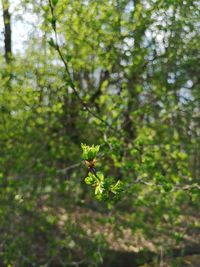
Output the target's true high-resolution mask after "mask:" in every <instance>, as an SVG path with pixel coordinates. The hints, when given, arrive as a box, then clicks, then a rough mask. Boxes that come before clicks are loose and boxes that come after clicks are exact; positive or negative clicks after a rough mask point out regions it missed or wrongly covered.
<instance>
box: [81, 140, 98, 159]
mask: <svg viewBox="0 0 200 267" xmlns="http://www.w3.org/2000/svg"><path fill="white" fill-rule="evenodd" d="M81 147H82V150H83V153H82V158H83V159H84V160H87V161H92V160H93V159H95V158H96V156H97V154H98V152H99V149H100V146H98V145H97V146H95V145H92V146H88V145H85V144H81Z"/></svg>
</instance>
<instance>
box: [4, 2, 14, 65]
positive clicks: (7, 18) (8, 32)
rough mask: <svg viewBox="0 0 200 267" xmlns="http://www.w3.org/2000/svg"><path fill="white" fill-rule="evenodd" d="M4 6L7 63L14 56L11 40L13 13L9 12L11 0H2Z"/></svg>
mask: <svg viewBox="0 0 200 267" xmlns="http://www.w3.org/2000/svg"><path fill="white" fill-rule="evenodd" d="M2 6H3V21H4V49H5V60H6V62H7V63H9V62H10V60H11V58H12V41H11V34H12V31H11V15H10V12H9V6H10V5H9V0H2Z"/></svg>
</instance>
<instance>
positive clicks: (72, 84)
mask: <svg viewBox="0 0 200 267" xmlns="http://www.w3.org/2000/svg"><path fill="white" fill-rule="evenodd" d="M49 6H50V10H51V15H52V18H55V15H54V7H53V5H52V3H51V0H49ZM52 28H53V31H54V35H55V49H56V50H57V52H58V54H59V56H60V59H61V61H62V62H63V64H64V67H65V71H66V73H67V75H68V83H69V85H70V86H71V88H72V90H73V92H74V94H75V95H76V97H77V99H78V100H79V102H80V103H81V105H82V106H83V107H84V108H85V110H87V111H88V113H90V114H91V115H92V116H93V117H95V118H96V119H98V120H99V121H101V122H102V123H103V124H104V125H106V126H107V127H108V128H110V129H111V130H113V131H116V129H115V128H114V127H112V125H110V124H109V123H108V122H107V121H105V120H103V119H102V118H101V117H99V116H98V115H97V114H96V113H95V112H93V111H92V110H91V109H90V108H89V107H88V105H87V103H85V102H84V101H83V99H82V98H81V97H80V95H79V92H78V91H77V89H76V86H75V84H74V81H73V79H72V77H71V74H70V71H69V67H68V62H67V61H66V60H65V58H64V56H63V54H62V51H61V49H60V46H59V42H58V34H57V27H56V20H55V21H54V23H52Z"/></svg>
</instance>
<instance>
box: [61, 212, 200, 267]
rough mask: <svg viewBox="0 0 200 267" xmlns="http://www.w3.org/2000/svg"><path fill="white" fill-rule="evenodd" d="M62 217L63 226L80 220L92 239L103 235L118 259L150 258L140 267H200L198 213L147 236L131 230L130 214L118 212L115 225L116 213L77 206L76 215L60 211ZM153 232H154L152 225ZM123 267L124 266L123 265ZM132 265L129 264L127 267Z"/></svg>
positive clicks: (165, 224) (199, 224) (166, 224)
mask: <svg viewBox="0 0 200 267" xmlns="http://www.w3.org/2000/svg"><path fill="white" fill-rule="evenodd" d="M59 214H60V215H59V216H60V220H59V226H60V227H62V225H64V224H65V223H66V222H67V221H68V220H69V219H70V221H73V220H74V222H77V221H78V222H79V223H80V224H81V226H82V228H83V229H84V231H85V233H86V234H87V236H88V237H89V238H91V239H92V238H94V237H95V236H98V235H100V234H102V233H103V235H104V237H105V240H106V243H107V245H108V251H110V252H111V254H112V253H113V252H114V255H115V257H116V258H117V257H119V258H120V257H124V259H125V260H129V261H130V259H131V258H130V257H131V256H132V257H133V259H134V257H136V258H140V257H142V258H144V259H145V258H146V259H147V262H148V263H145V264H141V265H140V264H139V265H137V266H141V267H171V266H174V267H200V219H199V215H198V214H192V215H191V214H190V215H187V218H186V216H182V217H180V218H179V223H178V225H173V224H169V223H167V222H164V227H163V225H162V230H160V231H159V230H158V229H156V228H154V229H152V233H151V231H150V232H149V234H145V233H144V232H143V231H142V229H136V230H134V231H133V230H132V229H131V227H130V214H129V213H128V212H127V213H126V212H123V214H120V213H117V214H116V213H115V222H113V221H112V218H113V217H112V215H113V214H112V212H111V213H110V214H102V213H100V212H96V211H93V210H90V209H85V208H82V207H81V208H80V207H77V208H76V210H75V211H73V212H72V213H66V210H64V209H60V212H59ZM116 218H117V224H116ZM148 223H149V222H147V224H148ZM120 225H121V226H120ZM149 229H151V224H150V223H149ZM155 229H156V230H155ZM163 229H164V230H163ZM120 255H121V256H120ZM137 255H138V256H137ZM126 257H127V259H126ZM143 263H144V262H143ZM107 266H109V263H108V265H107ZM112 266H114V265H113V264H112ZM119 266H121V265H120V264H119ZM124 266H125V265H124ZM128 266H129V265H128V264H126V267H128ZM130 266H131V265H130ZM115 267H117V266H115ZM134 267H135V265H134Z"/></svg>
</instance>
